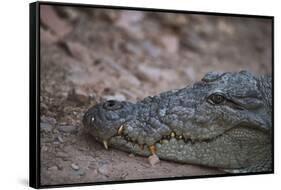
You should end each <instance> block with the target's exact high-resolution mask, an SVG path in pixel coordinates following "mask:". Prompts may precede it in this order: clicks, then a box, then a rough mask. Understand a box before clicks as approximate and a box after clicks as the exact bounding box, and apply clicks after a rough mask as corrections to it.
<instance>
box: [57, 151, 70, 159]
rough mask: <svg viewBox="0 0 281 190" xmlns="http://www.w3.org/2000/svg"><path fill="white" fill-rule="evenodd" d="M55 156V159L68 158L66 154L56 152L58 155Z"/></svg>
mask: <svg viewBox="0 0 281 190" xmlns="http://www.w3.org/2000/svg"><path fill="white" fill-rule="evenodd" d="M56 156H57V157H60V158H67V157H68V155H67V154H66V153H63V152H58V153H57V154H56Z"/></svg>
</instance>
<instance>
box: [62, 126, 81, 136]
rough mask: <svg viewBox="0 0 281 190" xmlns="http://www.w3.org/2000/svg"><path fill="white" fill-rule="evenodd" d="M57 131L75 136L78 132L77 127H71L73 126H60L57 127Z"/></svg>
mask: <svg viewBox="0 0 281 190" xmlns="http://www.w3.org/2000/svg"><path fill="white" fill-rule="evenodd" d="M58 130H59V131H60V132H64V133H72V134H76V133H77V132H78V127H76V126H73V125H61V126H58Z"/></svg>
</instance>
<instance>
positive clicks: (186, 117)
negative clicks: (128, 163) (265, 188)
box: [83, 71, 272, 172]
mask: <svg viewBox="0 0 281 190" xmlns="http://www.w3.org/2000/svg"><path fill="white" fill-rule="evenodd" d="M271 86H272V83H271V77H269V76H261V77H256V76H254V75H252V74H251V73H249V72H247V71H241V72H239V73H215V72H210V73H207V74H206V75H205V77H204V78H203V79H202V80H201V81H200V82H197V83H195V84H194V85H192V86H188V87H186V88H183V89H179V90H173V91H168V92H164V93H161V94H160V95H158V96H154V97H147V98H145V99H144V100H142V101H139V102H136V103H130V102H125V101H122V102H119V101H114V100H111V101H107V102H104V103H100V104H97V105H96V106H94V107H92V108H90V109H89V110H88V111H87V112H86V113H85V115H84V118H83V124H84V126H85V128H86V129H87V131H89V132H90V133H91V134H92V135H93V136H94V137H95V138H96V140H97V141H99V142H103V143H104V144H105V146H106V147H107V146H110V147H111V146H112V147H116V148H118V149H121V150H124V151H127V152H130V153H135V154H138V155H142V156H148V155H151V154H157V156H158V157H159V158H160V159H164V160H172V161H175V162H181V163H189V164H198V165H204V166H210V167H216V168H219V169H223V170H226V171H228V172H262V171H272V152H271V150H272V148H271V147H272V136H271V135H272V133H271V131H272V117H271V115H272V91H271Z"/></svg>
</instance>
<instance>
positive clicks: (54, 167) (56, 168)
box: [48, 166, 58, 171]
mask: <svg viewBox="0 0 281 190" xmlns="http://www.w3.org/2000/svg"><path fill="white" fill-rule="evenodd" d="M48 170H50V171H57V170H58V167H57V166H51V167H49V168H48Z"/></svg>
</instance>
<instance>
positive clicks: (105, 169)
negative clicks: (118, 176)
mask: <svg viewBox="0 0 281 190" xmlns="http://www.w3.org/2000/svg"><path fill="white" fill-rule="evenodd" d="M98 172H99V173H100V174H102V175H105V176H107V175H108V174H109V172H110V171H109V167H108V165H102V166H100V167H99V168H98Z"/></svg>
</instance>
